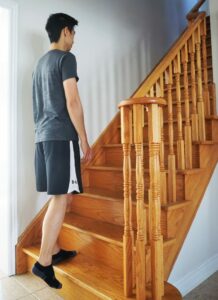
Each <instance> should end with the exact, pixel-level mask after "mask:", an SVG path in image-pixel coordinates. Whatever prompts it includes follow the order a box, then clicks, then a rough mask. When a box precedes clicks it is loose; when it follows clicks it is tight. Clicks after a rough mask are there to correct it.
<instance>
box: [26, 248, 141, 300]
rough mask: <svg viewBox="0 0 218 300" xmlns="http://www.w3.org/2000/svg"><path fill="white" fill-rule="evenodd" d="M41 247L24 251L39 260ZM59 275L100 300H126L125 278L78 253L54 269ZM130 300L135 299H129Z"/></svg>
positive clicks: (111, 268) (110, 268)
mask: <svg viewBox="0 0 218 300" xmlns="http://www.w3.org/2000/svg"><path fill="white" fill-rule="evenodd" d="M39 249H40V246H39V245H35V246H32V247H27V248H24V249H23V251H24V252H25V253H26V254H28V255H30V256H31V257H33V258H34V259H38V256H39ZM54 269H55V271H56V272H57V273H60V274H61V275H64V276H67V277H68V279H70V280H72V281H73V282H74V283H76V284H78V285H79V286H81V287H83V288H85V289H87V290H89V291H90V292H93V293H94V294H95V295H96V296H99V297H100V299H105V300H109V299H111V298H110V297H112V299H125V297H124V296H123V276H122V274H121V273H120V272H119V271H117V270H115V269H113V267H112V266H110V267H108V266H106V265H104V264H103V263H101V262H99V261H96V260H94V259H91V258H90V257H86V256H85V255H84V254H82V253H78V255H77V256H76V257H74V258H73V259H71V260H68V261H65V262H63V263H61V264H59V265H58V266H55V267H54ZM128 299H135V298H134V297H133V298H128Z"/></svg>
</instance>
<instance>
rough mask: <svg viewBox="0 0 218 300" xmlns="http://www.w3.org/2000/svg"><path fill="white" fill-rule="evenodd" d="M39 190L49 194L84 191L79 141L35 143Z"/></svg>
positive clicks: (37, 185)
mask: <svg viewBox="0 0 218 300" xmlns="http://www.w3.org/2000/svg"><path fill="white" fill-rule="evenodd" d="M35 175H36V189H37V191H38V192H47V194H48V195H63V194H68V193H74V194H75V193H76V194H78V193H82V192H83V187H82V179H81V169H80V150H79V144H78V141H46V142H40V143H36V144H35Z"/></svg>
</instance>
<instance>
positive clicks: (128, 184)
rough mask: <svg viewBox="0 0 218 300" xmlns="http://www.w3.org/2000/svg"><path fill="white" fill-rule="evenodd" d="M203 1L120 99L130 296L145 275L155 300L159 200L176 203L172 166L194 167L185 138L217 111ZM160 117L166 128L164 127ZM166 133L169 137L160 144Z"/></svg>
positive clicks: (142, 292) (139, 294)
mask: <svg viewBox="0 0 218 300" xmlns="http://www.w3.org/2000/svg"><path fill="white" fill-rule="evenodd" d="M204 2H205V1H203V0H202V1H199V2H198V3H197V4H196V5H195V6H194V8H193V9H192V10H191V11H190V13H189V14H188V15H187V19H188V20H189V25H188V27H187V29H186V30H185V31H184V32H183V34H182V35H181V37H180V38H179V39H178V40H177V41H176V42H175V44H174V45H173V46H172V48H171V49H170V50H169V52H168V53H167V55H166V56H165V57H164V58H163V59H162V60H161V62H160V63H159V64H158V65H157V66H156V67H155V68H154V70H153V71H152V72H151V73H150V74H149V75H148V77H147V78H146V79H145V81H144V82H143V83H142V84H141V86H140V87H139V89H138V90H137V91H136V92H135V93H134V94H133V96H132V97H131V99H128V100H125V101H123V102H121V103H120V105H119V107H120V110H121V139H122V145H123V156H124V161H123V176H124V236H123V247H124V248H123V249H124V255H123V258H124V294H125V296H126V297H129V296H131V295H132V294H133V290H134V287H135V286H136V298H137V299H138V300H145V299H146V283H148V282H149V281H151V290H152V299H153V300H160V299H162V298H161V297H162V296H163V295H164V279H165V278H164V270H163V237H162V234H161V226H160V222H161V221H160V220H161V216H160V212H161V204H165V203H167V202H169V203H170V202H176V200H177V193H176V170H185V169H191V168H192V167H193V162H192V143H193V142H204V141H205V140H206V129H205V119H206V117H208V116H211V115H213V114H216V110H215V86H214V84H213V83H209V82H208V71H207V70H208V68H207V67H208V66H207V45H206V38H207V30H206V14H205V12H199V8H200V7H201V5H202V4H203V3H204ZM163 99H166V105H167V109H165V110H164V112H163V108H162V107H163V105H164V100H163ZM211 99H212V101H211ZM173 100H174V101H173ZM145 107H146V109H147V110H148V119H147V125H148V131H147V132H146V127H145V128H144V125H145V124H146V112H145ZM174 115H176V118H174V117H173V116H174ZM166 123H167V130H166V129H165V128H166V126H164V125H165V124H166ZM166 137H167V138H168V143H166V142H165V138H166ZM175 141H176V143H175ZM146 142H148V144H149V175H150V182H149V190H148V196H149V197H148V200H149V209H148V211H147V212H146V210H145V207H144V197H145V192H146V191H145V187H144V185H145V183H144V167H143V165H144V162H143V158H144V153H143V151H144V150H143V148H144V147H143V146H144V143H146ZM133 144H134V146H135V152H136V169H135V173H136V179H135V184H134V178H133V179H132V172H133V170H132V169H131V145H133ZM166 147H168V157H167V159H165V149H166ZM176 158H177V160H176ZM134 187H136V216H137V218H136V221H137V237H136V245H135V246H136V249H135V247H134V234H133V226H132V195H133V193H132V190H133V188H134ZM146 224H147V225H148V226H146ZM146 227H148V228H146ZM147 242H148V243H149V244H150V249H151V250H150V257H151V278H146V263H147V260H146V250H147V248H146V244H147ZM148 256H149V255H148Z"/></svg>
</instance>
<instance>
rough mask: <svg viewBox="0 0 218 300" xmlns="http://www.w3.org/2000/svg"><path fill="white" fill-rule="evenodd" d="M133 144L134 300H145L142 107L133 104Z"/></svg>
mask: <svg viewBox="0 0 218 300" xmlns="http://www.w3.org/2000/svg"><path fill="white" fill-rule="evenodd" d="M133 124H134V125H133V127H134V144H135V151H136V218H137V237H136V299H137V300H141V299H146V294H145V282H146V281H145V280H146V278H145V241H146V236H145V235H146V233H145V232H144V228H145V215H144V166H143V165H144V164H143V157H144V156H143V127H144V105H141V104H133Z"/></svg>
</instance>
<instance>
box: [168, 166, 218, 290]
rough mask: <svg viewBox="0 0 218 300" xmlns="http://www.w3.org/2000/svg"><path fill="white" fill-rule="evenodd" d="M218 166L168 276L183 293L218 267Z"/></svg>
mask: <svg viewBox="0 0 218 300" xmlns="http://www.w3.org/2000/svg"><path fill="white" fill-rule="evenodd" d="M217 182H218V166H217V167H216V169H215V172H214V174H213V177H212V179H211V181H210V183H209V185H208V187H207V190H206V193H205V195H204V199H203V200H202V203H201V205H200V208H199V210H198V212H197V215H196V217H195V219H194V221H193V224H192V226H191V229H190V231H189V233H188V235H187V237H186V240H185V242H184V244H183V247H182V250H181V252H180V253H179V256H178V258H177V261H176V264H175V265H174V268H173V271H172V273H171V276H170V278H169V282H171V283H173V284H174V285H175V286H176V287H178V289H179V290H180V291H181V292H182V294H183V295H186V294H187V293H188V292H189V291H191V290H192V289H194V288H195V287H196V286H198V285H199V284H200V283H201V282H203V281H204V280H205V279H207V278H208V277H209V276H210V275H212V274H213V273H214V272H216V271H217V270H218V226H217V211H218V201H217Z"/></svg>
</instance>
